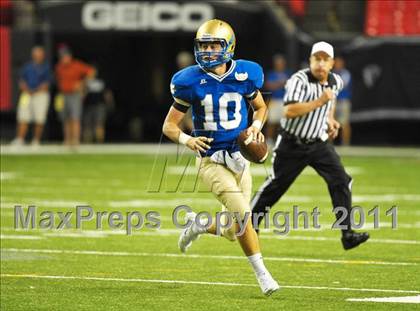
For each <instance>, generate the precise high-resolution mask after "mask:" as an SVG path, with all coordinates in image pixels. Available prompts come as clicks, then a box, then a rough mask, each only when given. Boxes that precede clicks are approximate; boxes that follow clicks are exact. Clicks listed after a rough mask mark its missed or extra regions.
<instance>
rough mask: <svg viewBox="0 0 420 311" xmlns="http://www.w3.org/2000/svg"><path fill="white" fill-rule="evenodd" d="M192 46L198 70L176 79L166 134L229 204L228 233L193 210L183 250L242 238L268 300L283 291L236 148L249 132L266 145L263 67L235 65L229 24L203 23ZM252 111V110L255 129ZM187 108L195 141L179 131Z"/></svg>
mask: <svg viewBox="0 0 420 311" xmlns="http://www.w3.org/2000/svg"><path fill="white" fill-rule="evenodd" d="M194 43H195V45H194V47H195V48H194V54H195V59H196V62H197V65H194V66H189V67H187V68H184V69H182V70H181V71H178V72H177V73H176V74H175V75H174V76H173V78H172V81H171V93H172V96H173V98H174V103H173V105H172V107H171V108H170V110H169V112H168V114H167V116H166V119H165V121H164V124H163V133H164V134H165V135H166V136H167V137H168V138H170V139H171V140H172V141H174V142H176V143H181V144H184V145H186V146H187V147H188V148H190V149H191V150H193V151H195V152H196V153H197V161H196V164H197V167H198V176H199V178H200V180H201V181H202V182H203V184H204V185H206V186H207V187H208V188H209V189H210V190H211V192H212V193H213V194H214V195H215V197H216V198H217V199H218V200H219V202H221V203H222V204H223V211H224V213H222V214H219V215H222V218H221V220H222V221H221V224H222V225H223V227H218V226H216V225H215V222H214V221H213V224H212V225H210V226H209V227H204V228H203V227H202V226H199V224H198V223H197V222H198V221H199V220H198V219H196V214H195V213H194V212H192V211H191V212H189V213H187V215H186V219H187V220H188V226H187V227H186V228H185V229H184V230H183V231H182V233H181V235H180V237H179V240H178V246H179V248H180V250H181V251H182V252H185V251H186V250H187V248H188V247H189V246H190V245H191V243H192V241H194V240H195V239H197V238H198V236H199V235H200V234H204V233H209V234H216V235H222V236H224V237H225V238H227V239H229V240H231V241H235V240H236V239H237V240H238V241H239V244H240V245H241V247H242V250H243V252H244V253H245V255H246V256H247V257H248V260H249V262H250V264H251V266H252V267H253V269H254V271H255V274H256V277H257V281H258V283H259V285H260V288H261V290H262V292H263V293H264V294H265V295H270V294H271V293H273V292H274V291H276V290H278V289H279V285H278V284H277V282H276V281H275V280H274V279H273V277H272V276H271V274H270V273H269V272H268V270H267V268H266V267H265V265H264V262H263V259H262V256H261V250H260V246H259V241H258V237H257V234H256V232H255V230H254V229H253V228H252V223H251V219H250V208H249V202H250V198H251V187H252V179H251V174H250V171H249V162H248V161H246V160H245V159H244V158H243V157H242V156H241V154H240V152H239V147H238V145H237V143H236V139H237V137H238V136H239V134H240V133H241V132H242V131H243V130H246V132H247V135H248V136H249V135H252V137H253V139H256V140H258V141H263V140H264V135H263V134H262V133H261V128H262V125H263V121H264V118H265V114H266V110H267V108H266V105H265V103H264V99H263V98H262V95H261V93H260V91H259V89H260V88H261V87H262V86H263V80H264V78H263V71H262V68H261V67H260V66H259V65H258V64H257V63H254V62H251V61H247V60H234V59H233V54H234V49H235V34H234V32H233V30H232V28H231V27H230V25H229V24H227V23H226V22H224V21H221V20H218V19H213V20H210V21H207V22H205V23H204V24H203V25H201V26H200V28H199V29H198V31H197V35H196V39H195V42H194ZM248 106H250V107H251V109H253V110H254V113H253V120H252V124H251V125H249V123H250V122H248ZM188 109H192V119H193V124H194V129H193V131H192V135H193V136H190V135H188V134H186V133H184V132H183V131H181V129H180V127H179V124H180V123H181V121H182V119H183V118H184V116H185V113H186V112H187V111H188ZM229 224H230V225H229ZM239 224H243V225H242V226H240V225H239ZM241 228H242V229H241ZM219 229H221V230H219Z"/></svg>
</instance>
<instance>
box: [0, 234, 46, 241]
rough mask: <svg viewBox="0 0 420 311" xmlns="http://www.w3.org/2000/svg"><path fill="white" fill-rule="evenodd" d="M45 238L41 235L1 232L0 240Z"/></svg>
mask: <svg viewBox="0 0 420 311" xmlns="http://www.w3.org/2000/svg"><path fill="white" fill-rule="evenodd" d="M42 239H45V238H44V237H43V236H39V235H22V234H15V235H11V234H1V235H0V240H42Z"/></svg>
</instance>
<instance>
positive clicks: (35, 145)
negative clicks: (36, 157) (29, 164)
mask: <svg viewBox="0 0 420 311" xmlns="http://www.w3.org/2000/svg"><path fill="white" fill-rule="evenodd" d="M39 146H40V142H39V140H37V139H33V140H32V142H31V148H32V149H33V150H36V149H38V148H39Z"/></svg>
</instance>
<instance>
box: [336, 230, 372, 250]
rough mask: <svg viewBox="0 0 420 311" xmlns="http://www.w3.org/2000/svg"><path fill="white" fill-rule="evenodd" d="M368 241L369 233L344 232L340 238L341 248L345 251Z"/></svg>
mask: <svg viewBox="0 0 420 311" xmlns="http://www.w3.org/2000/svg"><path fill="white" fill-rule="evenodd" d="M368 239H369V233H367V232H360V233H359V232H354V231H350V232H346V233H344V234H343V237H342V238H341V242H342V243H343V247H344V249H345V250H349V249H352V248H354V247H356V246H358V245H359V244H361V243H363V242H366V241H367V240H368Z"/></svg>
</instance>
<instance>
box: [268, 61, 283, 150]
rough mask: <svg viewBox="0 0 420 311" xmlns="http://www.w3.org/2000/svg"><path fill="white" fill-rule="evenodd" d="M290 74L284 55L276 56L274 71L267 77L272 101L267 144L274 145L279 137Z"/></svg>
mask: <svg viewBox="0 0 420 311" xmlns="http://www.w3.org/2000/svg"><path fill="white" fill-rule="evenodd" d="M287 79H289V74H288V73H287V71H286V60H285V58H284V57H283V56H282V55H279V54H277V55H274V57H273V70H272V71H270V72H269V73H268V75H267V80H266V83H265V89H266V90H268V91H270V92H271V100H270V101H269V105H268V118H267V126H266V136H267V142H268V144H270V145H273V139H274V137H276V136H277V130H278V128H279V126H280V119H281V118H282V116H283V96H284V85H285V84H286V81H287Z"/></svg>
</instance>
